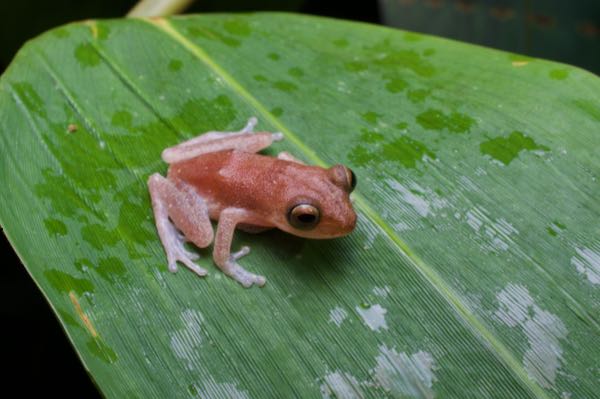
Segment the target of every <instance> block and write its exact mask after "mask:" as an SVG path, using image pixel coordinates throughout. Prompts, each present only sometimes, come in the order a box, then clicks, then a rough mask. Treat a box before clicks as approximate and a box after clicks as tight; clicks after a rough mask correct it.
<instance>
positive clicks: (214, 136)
mask: <svg viewBox="0 0 600 399" xmlns="http://www.w3.org/2000/svg"><path fill="white" fill-rule="evenodd" d="M256 123H257V120H256V118H254V117H252V118H250V119H249V120H248V123H247V124H246V126H245V127H244V128H243V129H242V130H240V131H237V132H207V133H204V134H202V135H200V136H198V137H195V138H193V139H190V140H188V141H184V142H183V143H180V144H177V145H176V146H174V147H169V148H167V149H165V150H164V151H163V152H162V159H163V160H164V161H165V162H166V163H169V164H171V163H175V162H181V161H185V160H186V159H191V158H195V157H197V156H198V155H202V154H207V153H209V152H217V151H225V150H241V151H246V152H258V151H260V150H262V149H265V148H267V147H268V146H270V145H271V144H272V143H273V142H274V141H280V140H283V134H282V133H269V132H254V127H255V126H256Z"/></svg>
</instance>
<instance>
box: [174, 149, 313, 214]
mask: <svg viewBox="0 0 600 399" xmlns="http://www.w3.org/2000/svg"><path fill="white" fill-rule="evenodd" d="M315 168H316V167H314V166H306V165H301V164H298V163H295V162H290V161H285V160H281V159H277V158H273V157H269V156H265V155H260V154H254V153H248V152H243V151H237V150H228V151H220V152H214V153H208V154H203V155H201V156H198V157H196V158H192V159H189V160H185V161H182V162H178V163H174V164H172V165H171V166H170V167H169V174H168V176H169V179H170V180H172V181H174V182H175V183H176V184H177V183H178V182H183V183H185V184H188V185H190V186H192V187H194V188H195V190H196V191H197V192H198V194H200V195H201V196H202V197H203V198H205V199H206V200H207V202H209V203H210V204H217V205H218V208H220V209H222V208H227V207H239V208H243V209H252V210H254V211H256V212H258V213H263V212H266V213H268V212H270V211H272V209H273V207H274V205H275V204H281V199H282V198H281V197H282V196H284V195H285V192H286V191H288V190H289V187H290V185H291V184H292V183H293V182H294V181H296V179H294V177H293V176H294V175H296V174H297V173H300V174H301V175H304V174H305V173H306V172H307V171H310V172H313V171H314V169H315ZM317 169H321V168H317ZM300 180H302V179H300ZM296 183H298V181H296ZM215 212H218V209H216V210H215Z"/></svg>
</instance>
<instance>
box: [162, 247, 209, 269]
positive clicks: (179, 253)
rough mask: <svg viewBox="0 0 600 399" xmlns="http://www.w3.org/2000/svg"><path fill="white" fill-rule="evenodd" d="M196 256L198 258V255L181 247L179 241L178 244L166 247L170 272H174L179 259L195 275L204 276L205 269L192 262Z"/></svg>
mask: <svg viewBox="0 0 600 399" xmlns="http://www.w3.org/2000/svg"><path fill="white" fill-rule="evenodd" d="M198 258H200V256H199V255H198V254H196V253H194V252H190V251H188V250H187V249H185V248H184V247H183V243H181V244H180V245H179V246H174V247H170V248H168V249H167V260H168V267H169V271H170V272H171V273H175V272H176V271H177V262H178V261H179V262H181V263H183V264H184V265H185V266H186V267H187V268H188V269H190V270H191V271H193V272H194V273H196V274H197V275H199V276H206V275H207V274H208V272H207V271H206V269H204V268H202V267H200V266H198V265H197V264H195V263H194V261H195V260H197V259H198Z"/></svg>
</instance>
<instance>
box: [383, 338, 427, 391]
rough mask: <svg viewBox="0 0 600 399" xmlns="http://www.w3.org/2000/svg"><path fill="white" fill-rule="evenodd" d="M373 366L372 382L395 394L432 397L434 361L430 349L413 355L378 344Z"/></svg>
mask: <svg viewBox="0 0 600 399" xmlns="http://www.w3.org/2000/svg"><path fill="white" fill-rule="evenodd" d="M376 360H377V365H376V366H375V369H373V374H374V378H375V381H376V382H377V383H378V385H380V386H381V387H383V388H384V389H385V390H386V391H387V392H389V393H390V394H391V395H392V396H394V397H415V398H433V397H434V393H433V389H432V386H433V382H434V381H436V378H435V376H434V375H433V369H434V360H433V356H431V354H430V353H429V352H424V351H419V352H417V353H414V354H412V355H407V354H406V353H404V352H401V353H398V352H396V351H395V350H394V349H393V348H392V349H390V348H388V347H386V346H385V345H381V346H380V347H379V355H378V356H377V358H376Z"/></svg>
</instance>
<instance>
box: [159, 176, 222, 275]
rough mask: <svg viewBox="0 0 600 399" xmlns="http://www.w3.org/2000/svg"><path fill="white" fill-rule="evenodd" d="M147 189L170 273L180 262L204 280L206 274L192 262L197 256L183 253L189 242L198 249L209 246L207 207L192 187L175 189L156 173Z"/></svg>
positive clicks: (210, 234) (210, 228) (211, 235)
mask: <svg viewBox="0 0 600 399" xmlns="http://www.w3.org/2000/svg"><path fill="white" fill-rule="evenodd" d="M148 189H149V190H150V197H151V199H152V209H153V210H154V220H155V221H156V229H157V230H158V235H159V237H160V241H161V242H162V244H163V247H164V249H165V252H166V253H167V262H168V267H169V271H171V272H173V273H175V272H176V271H177V261H179V262H181V263H183V264H184V265H185V266H187V267H188V268H189V269H190V270H192V271H193V272H194V273H196V274H198V275H199V276H205V275H206V274H207V272H206V270H205V269H203V268H201V267H200V266H198V265H196V264H195V263H194V262H193V261H194V260H196V259H198V255H196V254H194V253H192V252H190V251H188V250H186V249H185V247H184V244H185V241H191V242H193V243H194V244H195V245H196V246H197V247H199V248H205V247H207V246H208V245H210V243H211V242H212V240H213V230H212V225H211V223H210V219H209V217H208V208H207V206H206V203H205V202H204V200H203V199H202V197H200V195H198V194H197V193H196V192H195V190H194V189H193V188H192V187H189V186H185V185H182V186H181V187H177V186H176V185H175V184H174V183H173V182H171V181H170V180H168V179H166V178H164V177H162V176H161V175H160V174H158V173H155V174H153V175H152V176H150V178H149V179H148ZM190 215H191V216H192V217H190ZM169 218H170V220H169ZM171 220H172V221H173V223H171ZM177 229H179V230H180V231H181V232H182V233H183V236H182V235H181V234H179V232H178V231H177Z"/></svg>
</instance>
